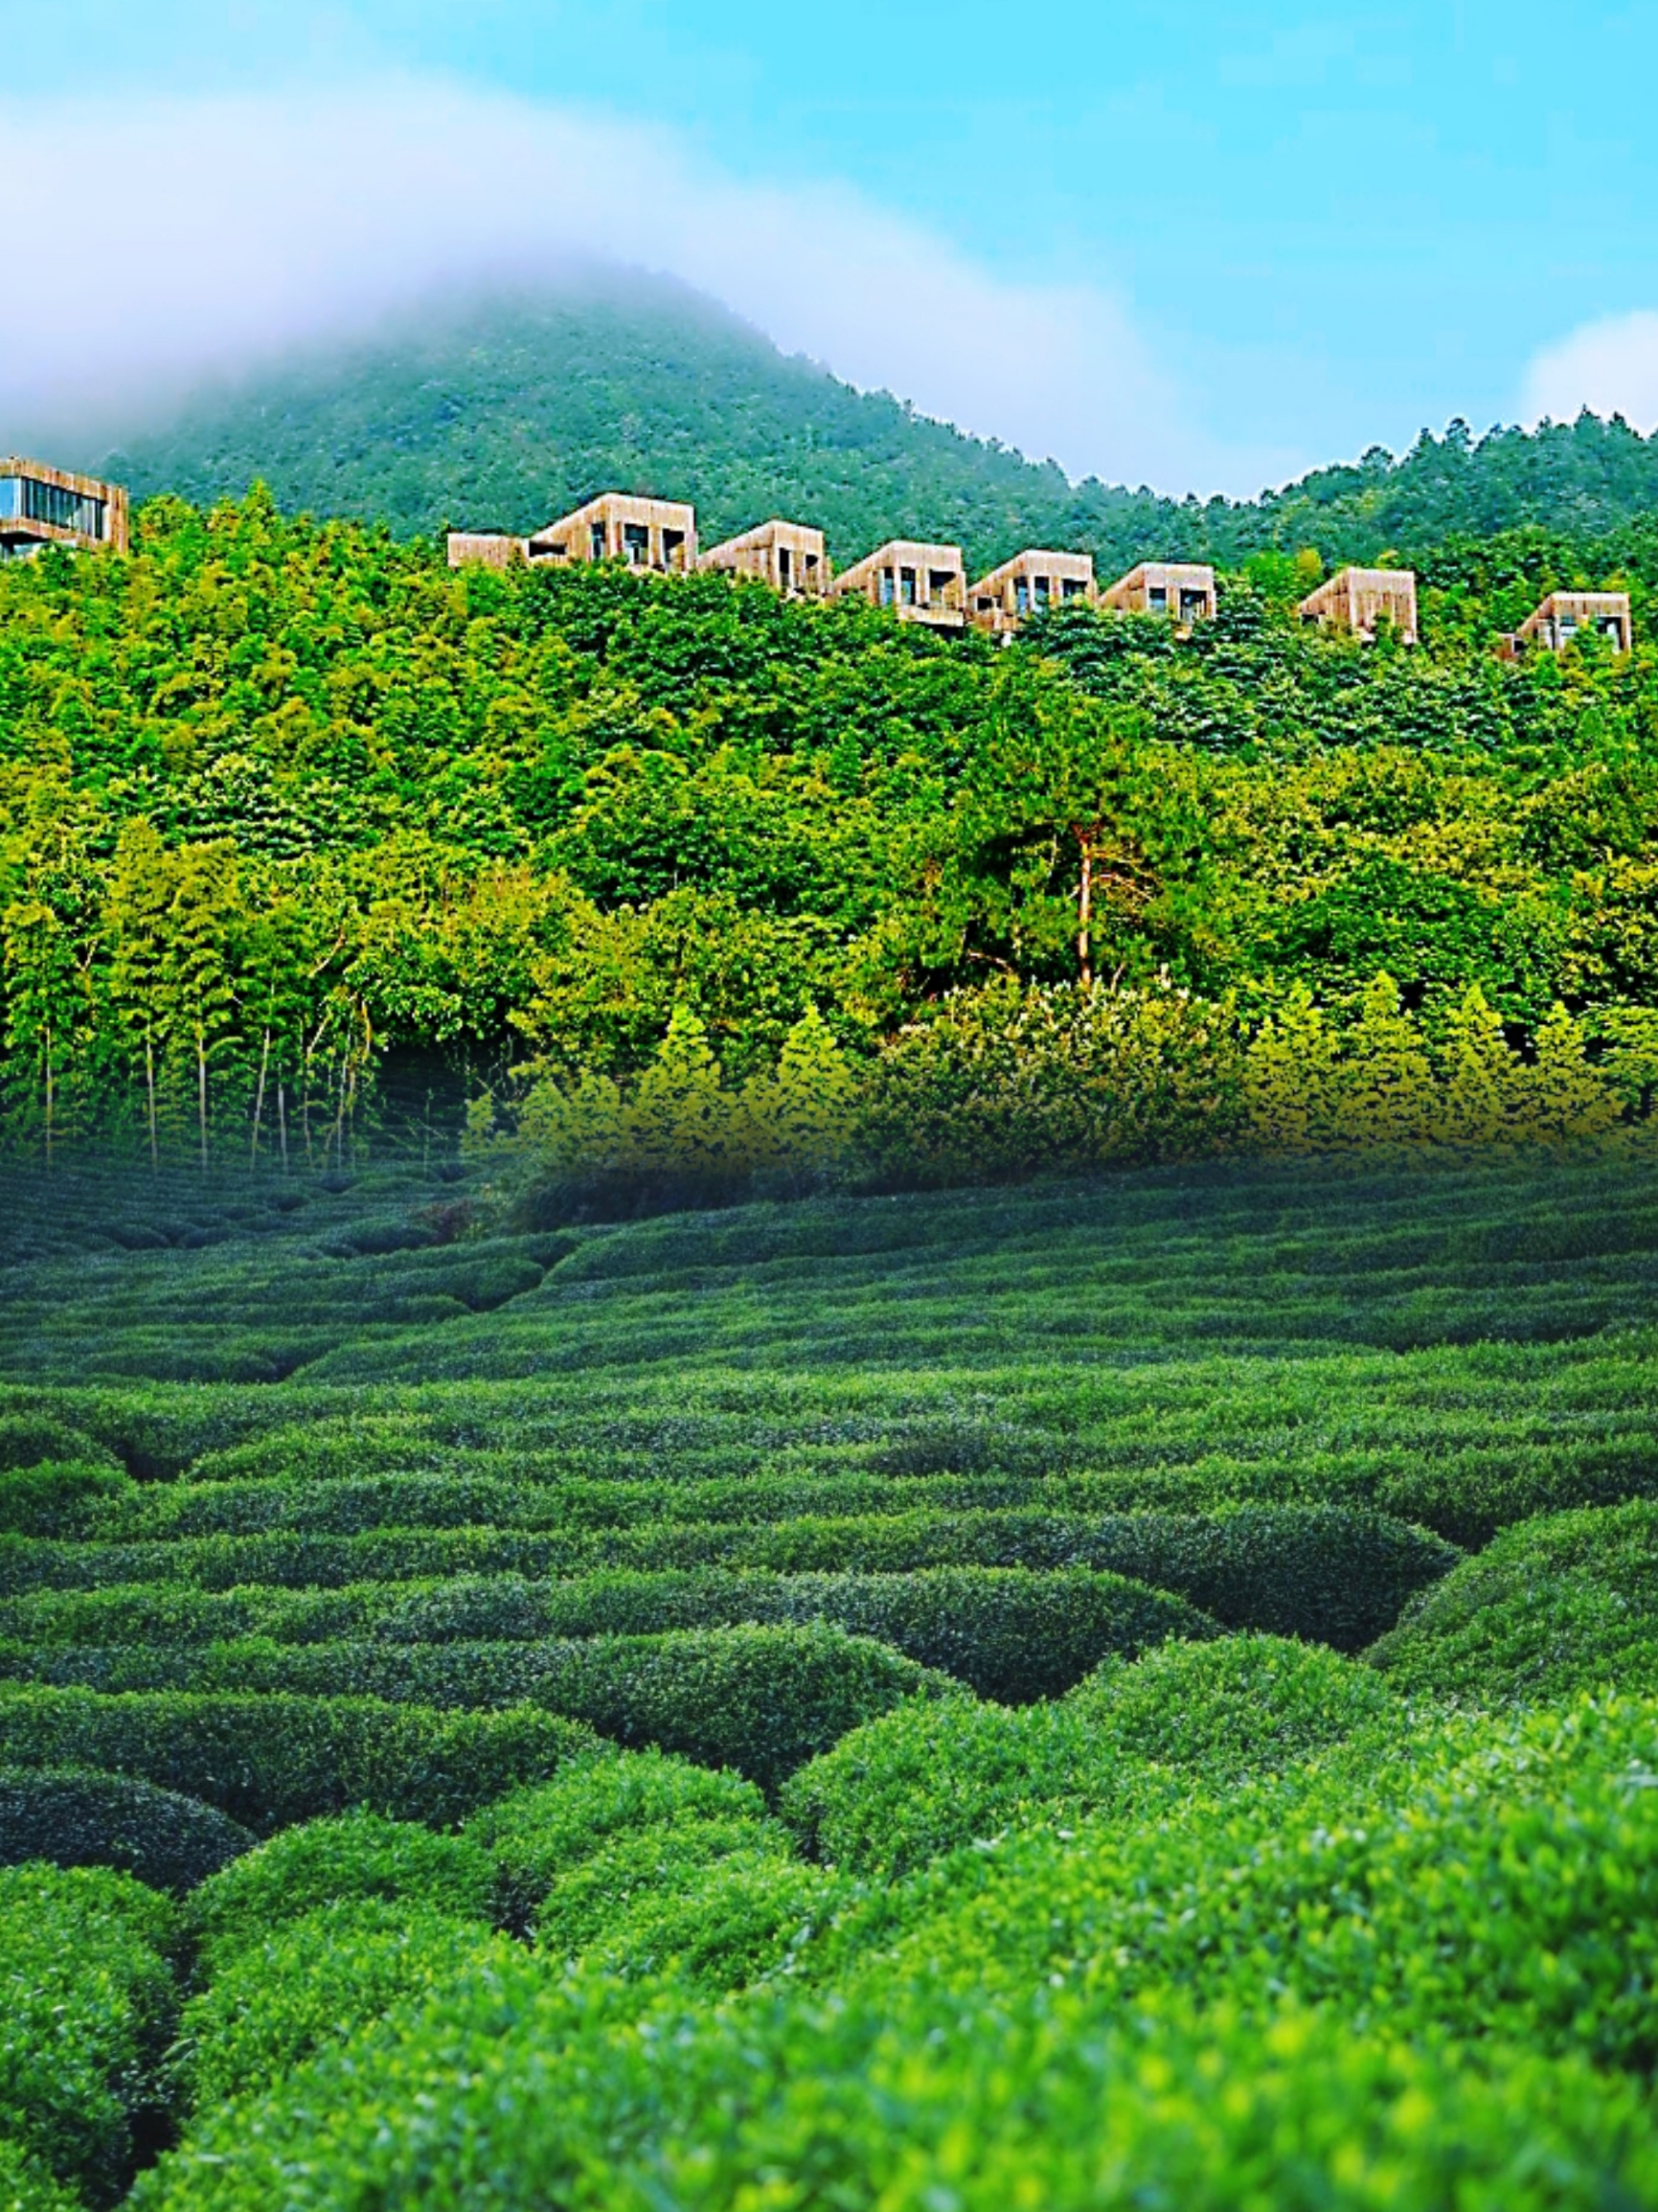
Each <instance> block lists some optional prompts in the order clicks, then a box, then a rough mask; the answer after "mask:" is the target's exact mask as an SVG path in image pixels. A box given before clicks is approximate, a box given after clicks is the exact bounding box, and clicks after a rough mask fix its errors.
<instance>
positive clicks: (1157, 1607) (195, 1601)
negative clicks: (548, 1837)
mask: <svg viewBox="0 0 1658 2212" xmlns="http://www.w3.org/2000/svg"><path fill="white" fill-rule="evenodd" d="M814 1620H824V1621H828V1622H829V1623H831V1624H832V1625H833V1626H835V1627H838V1628H843V1629H846V1630H849V1631H850V1632H852V1633H853V1634H857V1635H865V1636H873V1637H874V1638H875V1639H877V1640H878V1641H880V1642H882V1643H887V1644H891V1645H892V1646H893V1647H894V1649H895V1650H897V1651H899V1652H902V1653H904V1654H905V1655H906V1657H909V1658H912V1659H915V1660H916V1661H918V1662H919V1663H920V1665H922V1666H927V1667H934V1668H938V1669H941V1670H943V1672H944V1673H946V1674H951V1675H954V1676H956V1677H957V1678H958V1679H959V1680H961V1681H965V1682H966V1683H967V1684H968V1685H969V1686H970V1687H971V1688H972V1689H974V1690H976V1691H977V1692H978V1693H979V1695H980V1696H981V1697H986V1698H997V1699H1001V1700H1002V1701H1003V1702H1004V1703H1007V1704H1022V1703H1025V1702H1027V1701H1028V1700H1029V1699H1033V1698H1047V1697H1056V1696H1058V1695H1059V1694H1060V1693H1061V1692H1063V1691H1065V1690H1068V1689H1069V1688H1070V1687H1071V1685H1072V1683H1073V1682H1075V1681H1077V1680H1079V1678H1080V1676H1083V1675H1085V1674H1086V1673H1087V1672H1088V1671H1089V1669H1090V1668H1091V1667H1094V1666H1096V1665H1097V1664H1098V1663H1099V1661H1100V1660H1101V1659H1102V1658H1103V1657H1105V1656H1106V1654H1107V1653H1112V1652H1118V1653H1136V1652H1140V1651H1144V1650H1147V1649H1148V1648H1149V1647H1150V1646H1152V1645H1154V1644H1159V1643H1161V1642H1163V1641H1164V1639H1165V1638H1166V1637H1169V1636H1188V1637H1191V1636H1196V1637H1203V1636H1212V1635H1215V1634H1216V1633H1217V1632H1218V1630H1217V1629H1216V1627H1215V1623H1214V1622H1213V1621H1212V1620H1210V1619H1209V1618H1208V1616H1207V1615H1205V1614H1202V1613H1199V1612H1198V1611H1197V1610H1196V1609H1195V1608H1193V1607H1192V1606H1189V1605H1187V1604H1186V1603H1185V1602H1184V1601H1183V1600H1182V1599H1179V1598H1176V1597H1172V1596H1170V1595H1169V1594H1168V1593H1167V1592H1165V1591H1161V1590H1153V1589H1151V1588H1149V1587H1148V1586H1147V1585H1146V1584H1144V1583H1136V1582H1130V1581H1129V1580H1128V1579H1127V1578H1126V1577H1124V1576H1121V1575H1110V1574H1095V1573H1092V1572H1090V1571H1089V1570H1087V1569H1086V1568H1073V1569H1060V1570H1058V1571H1057V1572H1055V1573H1052V1574H1039V1573H1032V1572H1031V1571H1030V1570H1029V1569H1027V1568H1023V1567H935V1568H928V1569H923V1570H922V1571H921V1572H920V1573H918V1574H913V1575H768V1574H765V1573H762V1572H756V1571H752V1570H746V1569H741V1568H717V1567H711V1568H701V1569H692V1570H689V1571H686V1572H683V1573H678V1574H673V1573H670V1574H633V1573H628V1572H626V1571H622V1572H617V1573H610V1574H597V1575H586V1576H581V1577H579V1578H578V1579H576V1580H574V1581H570V1582H553V1583H545V1582H543V1583H531V1582H525V1581H524V1580H523V1579H522V1578H520V1577H516V1576H507V1575H503V1576H499V1577H490V1576H475V1577H471V1578H467V1579H464V1580H460V1581H456V1582H449V1583H430V1584H421V1583H416V1584H409V1583H373V1584H366V1585H357V1586H355V1587H352V1588H347V1589H343V1590H338V1591H308V1590H307V1591H289V1590H283V1589H268V1588H267V1589H261V1588H247V1589H238V1590H227V1591H205V1590H185V1589H180V1588H178V1587H177V1586H176V1585H167V1584H138V1585H118V1586H117V1587H115V1588H112V1589H105V1590H87V1591H61V1592H60V1591H50V1592H41V1593H38V1594H36V1595H35V1596H34V1597H30V1598H13V1599H7V1600H0V1674H5V1673H10V1674H11V1675H13V1676H26V1677H27V1678H30V1679H35V1680H41V1681H76V1680H82V1681H89V1682H91V1681H94V1676H93V1675H92V1674H90V1673H88V1672H85V1671H84V1668H85V1667H86V1666H88V1665H97V1666H98V1667H99V1669H100V1671H101V1672H100V1678H99V1679H98V1681H97V1683H96V1686H102V1687H106V1686H108V1681H107V1680H106V1679H104V1678H103V1676H106V1675H107V1669H108V1666H109V1664H110V1663H111V1662H110V1661H109V1660H108V1658H107V1654H108V1653H110V1652H111V1651H112V1650H119V1649H122V1648H125V1647H130V1646H139V1647H147V1648H159V1649H161V1650H164V1651H166V1652H167V1653H169V1654H170V1657H171V1659H172V1661H173V1663H174V1666H175V1668H176V1669H177V1670H178V1671H177V1673H176V1674H175V1676H173V1677H171V1678H172V1679H174V1680H175V1681H176V1682H177V1683H178V1684H179V1685H180V1686H183V1685H184V1683H185V1680H186V1674H187V1672H188V1670H189V1668H190V1667H191V1666H192V1664H193V1662H192V1661H191V1660H190V1658H189V1657H188V1653H190V1652H191V1650H192V1649H193V1648H194V1647H197V1646H200V1645H204V1644H216V1643H221V1642H228V1641H231V1640H233V1639H234V1640H238V1641H241V1640H245V1639H248V1638H254V1637H260V1638H264V1639H268V1640H269V1641H271V1642H274V1643H278V1644H322V1643H340V1642H365V1641H366V1642H373V1643H384V1644H388V1645H444V1644H452V1643H457V1642H468V1643H473V1642H478V1643H501V1642H528V1641H536V1642H541V1641H545V1640H547V1639H549V1638H554V1639H557V1638H570V1637H597V1636H616V1635H643V1634H650V1633H664V1632H668V1631H670V1630H681V1629H692V1628H703V1627H720V1628H723V1627H732V1626H735V1625H737V1624H738V1623H743V1622H748V1623H755V1624H766V1623H783V1622H789V1623H794V1624H797V1625H799V1624H804V1623H806V1622H809V1621H814ZM75 1646H82V1647H90V1648H91V1650H93V1651H94V1652H98V1653H102V1654H104V1656H102V1657H101V1658H100V1659H99V1660H98V1661H95V1662H94V1661H84V1662H83V1661H81V1660H80V1659H79V1657H78V1656H77V1655H76V1654H75V1653H74V1652H73V1650H72V1649H71V1647H75ZM78 1668H80V1669H81V1670H82V1671H79V1672H78V1671H77V1669H78ZM133 1686H138V1685H137V1684H136V1683H135V1684H134V1685H133Z"/></svg>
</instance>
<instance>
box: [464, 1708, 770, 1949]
mask: <svg viewBox="0 0 1658 2212" xmlns="http://www.w3.org/2000/svg"><path fill="white" fill-rule="evenodd" d="M764 1815H765V1799H764V1798H763V1797H762V1796H761V1793H760V1791H759V1790H757V1789H756V1788H755V1786H754V1784H753V1783H752V1782H745V1781H744V1780H743V1779H742V1778H741V1776H740V1775H737V1774H732V1773H729V1772H726V1771H724V1770H722V1769H718V1768H714V1767H696V1766H693V1765H692V1763H691V1762H690V1761H689V1760H687V1759H680V1758H675V1757H672V1756H670V1755H669V1754H668V1753H665V1752H661V1751H648V1750H647V1751H624V1752H621V1753H619V1754H618V1755H616V1756H614V1757H611V1758H605V1759H593V1760H572V1761H571V1762H570V1764H569V1765H568V1766H567V1767H563V1768H562V1769H561V1770H560V1771H559V1773H558V1774H556V1776H555V1777H554V1779H553V1780H552V1781H551V1782H542V1783H537V1784H535V1785H534V1787H533V1788H531V1789H528V1790H513V1791H512V1792H511V1795H509V1796H506V1797H501V1798H498V1799H497V1800H496V1801H495V1803H493V1804H492V1805H487V1806H485V1807H484V1809H483V1811H482V1812H481V1813H474V1814H473V1815H472V1817H471V1819H470V1820H469V1821H468V1822H467V1823H466V1831H465V1833H466V1836H467V1837H468V1838H470V1839H472V1840H473V1841H475V1842H476V1843H478V1844H479V1845H480V1846H481V1848H482V1849H484V1850H485V1851H487V1852H488V1853H489V1855H490V1857H491V1858H492V1859H493V1860H494V1863H495V1867H496V1879H497V1882H498V1885H499V1886H498V1889H497V1902H498V1909H499V1911H500V1914H501V1917H502V1918H503V1919H504V1920H505V1921H507V1922H508V1923H509V1925H511V1926H513V1927H524V1926H525V1925H527V1923H528V1921H529V1918H530V1916H531V1914H532V1913H533V1912H534V1907H535V1906H536V1905H537V1904H539V1903H540V1901H541V1899H542V1898H543V1897H544V1896H545V1895H546V1893H547V1891H548V1889H549V1888H550V1887H551V1886H552V1884H553V1882H554V1881H556V1880H557V1878H558V1877H559V1876H560V1875H561V1874H564V1873H566V1872H568V1871H569V1869H570V1868H571V1867H573V1866H576V1865H578V1864H579V1863H580V1862H581V1861H582V1860H583V1859H588V1858H589V1857H591V1855H592V1854H593V1853H594V1852H595V1851H598V1850H600V1849H601V1848H602V1846H603V1845H604V1843H605V1842H606V1841H607V1840H608V1839H609V1838H611V1837H612V1836H621V1835H626V1834H629V1833H631V1832H633V1831H636V1830H638V1829H642V1828H648V1827H654V1826H663V1827H671V1826H674V1825H677V1824H683V1823H685V1822H687V1821H715V1822H721V1821H723V1822H730V1821H734V1820H737V1821H757V1820H761V1819H763V1817H764Z"/></svg>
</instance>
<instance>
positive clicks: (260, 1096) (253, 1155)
mask: <svg viewBox="0 0 1658 2212" xmlns="http://www.w3.org/2000/svg"><path fill="white" fill-rule="evenodd" d="M269 1066H270V1029H269V1026H268V1024H267V1026H266V1029H265V1033H264V1043H263V1045H262V1046H261V1049H260V1056H259V1091H258V1093H257V1095H256V1097H255V1099H254V1102H253V1145H252V1149H251V1150H250V1151H249V1153H248V1164H249V1165H250V1166H253V1165H255V1164H256V1163H257V1162H258V1159H259V1125H260V1121H261V1117H262V1115H263V1113H264V1079H265V1071H266V1070H267V1069H268V1068H269Z"/></svg>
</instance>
